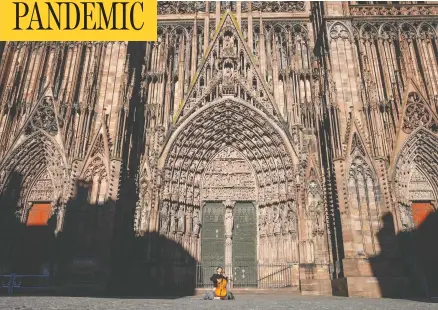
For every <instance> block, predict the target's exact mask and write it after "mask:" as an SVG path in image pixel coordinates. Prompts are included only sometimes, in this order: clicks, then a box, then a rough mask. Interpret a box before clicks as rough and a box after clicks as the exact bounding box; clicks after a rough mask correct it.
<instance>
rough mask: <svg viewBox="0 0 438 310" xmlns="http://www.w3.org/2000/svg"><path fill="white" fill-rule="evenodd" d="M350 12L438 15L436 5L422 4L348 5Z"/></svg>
mask: <svg viewBox="0 0 438 310" xmlns="http://www.w3.org/2000/svg"><path fill="white" fill-rule="evenodd" d="M350 14H351V15H353V16H379V17H382V16H386V17H394V16H418V15H426V16H427V15H438V6H429V5H428V6H422V5H415V4H409V3H407V4H404V5H391V6H373V5H365V6H364V5H360V6H355V5H354V6H350Z"/></svg>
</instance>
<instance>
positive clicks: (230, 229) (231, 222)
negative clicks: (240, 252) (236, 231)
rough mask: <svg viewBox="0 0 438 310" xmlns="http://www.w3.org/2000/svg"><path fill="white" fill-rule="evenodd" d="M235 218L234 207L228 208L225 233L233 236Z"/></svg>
mask: <svg viewBox="0 0 438 310" xmlns="http://www.w3.org/2000/svg"><path fill="white" fill-rule="evenodd" d="M233 226H234V218H233V209H232V208H227V209H226V211H225V235H226V236H231V235H232V234H233Z"/></svg>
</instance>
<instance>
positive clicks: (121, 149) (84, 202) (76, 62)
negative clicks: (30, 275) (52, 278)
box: [0, 1, 438, 296]
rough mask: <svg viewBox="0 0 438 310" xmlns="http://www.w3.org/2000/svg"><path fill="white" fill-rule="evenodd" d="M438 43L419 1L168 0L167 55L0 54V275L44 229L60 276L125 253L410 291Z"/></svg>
mask: <svg viewBox="0 0 438 310" xmlns="http://www.w3.org/2000/svg"><path fill="white" fill-rule="evenodd" d="M437 35H438V5H437V4H436V3H433V2H428V1H417V2H415V1H414V2H408V1H338V2H307V1H287V2H286V1H285V2H281V1H272V2H269V1H266V2H263V1H252V2H249V1H238V2H232V1H217V2H214V1H211V2H202V1H190V2H183V1H181V2H178V1H177V2H173V1H161V2H158V40H157V41H156V42H57V43H55V42H47V43H36V42H3V43H2V44H1V45H0V53H1V55H2V56H1V63H0V191H1V197H0V198H1V200H0V203H1V206H0V207H1V214H2V219H0V223H2V225H0V226H2V228H0V232H1V234H2V235H1V236H0V241H1V242H2V244H3V245H4V246H5V248H7V249H9V250H10V253H9V254H10V255H9V254H8V255H9V256H8V255H5V256H4V257H2V258H1V260H2V261H1V265H2V266H1V271H3V272H9V271H11V270H12V269H14V268H19V267H17V266H15V265H14V264H15V263H16V262H17V260H16V259H15V258H16V257H17V254H16V253H17V252H16V251H18V252H19V253H21V254H20V257H21V256H23V253H25V252H23V251H25V250H23V249H17V247H16V246H14V243H16V242H17V240H18V239H16V238H12V237H11V234H10V233H9V234H8V233H7V231H9V232H10V231H11V229H24V228H17V227H27V228H29V229H31V228H32V227H33V228H35V227H39V226H44V227H45V228H48V229H49V234H47V236H49V235H50V236H53V238H52V239H53V240H52V241H53V242H52V243H45V244H44V245H41V247H43V248H44V249H45V250H44V251H43V252H47V253H50V255H42V256H41V262H40V263H41V264H46V265H47V262H49V264H48V265H49V267H48V268H49V270H50V272H52V273H54V274H56V273H58V274H64V275H66V276H65V277H64V278H63V279H64V280H65V279H70V280H71V279H73V278H74V277H73V276H71V274H72V273H75V272H76V274H80V270H88V269H90V270H91V269H93V268H97V269H98V270H100V273H99V276H100V277H101V278H100V279H104V280H102V281H109V280H108V279H110V278H111V277H112V276H113V274H114V272H113V271H111V270H113V269H114V268H113V266H114V264H115V263H114V262H116V263H117V262H118V264H120V263H121V262H123V261H126V257H125V258H123V257H122V256H123V255H122V254H121V253H122V252H124V250H121V249H125V250H126V251H128V252H130V253H133V254H132V256H138V257H141V259H138V264H141V262H143V263H144V262H146V263H145V264H147V262H155V263H157V264H158V263H163V262H168V263H169V264H171V265H172V266H174V265H175V264H184V263H187V262H192V263H193V264H195V265H196V266H195V268H196V269H197V270H198V269H199V268H200V266H201V267H202V266H216V265H220V266H225V269H226V272H227V273H229V274H233V275H234V276H235V277H236V280H235V281H238V279H237V278H238V277H239V276H241V275H242V274H239V272H240V273H242V272H245V270H243V267H242V266H246V268H247V270H249V268H253V269H254V270H255V271H254V274H255V276H254V275H252V276H254V277H255V281H253V282H251V285H255V286H256V287H260V283H261V282H260V281H262V280H258V279H266V278H269V277H270V271H269V270H271V269H272V266H276V265H278V266H286V267H285V268H288V270H289V271H290V273H288V274H289V275H290V279H289V278H288V279H286V277H285V278H284V279H283V278H282V279H280V280H278V279H277V280H276V281H277V282H278V283H277V282H276V285H277V287H280V286H282V285H283V286H290V287H292V288H296V289H299V290H300V291H301V292H302V293H303V294H304V293H306V294H329V295H331V294H344V295H346V294H347V295H349V296H386V295H397V294H404V293H403V292H406V291H409V287H410V285H412V283H414V282H415V281H416V280H415V279H414V278H412V277H410V275H409V274H408V273H407V272H406V268H405V267H403V266H405V265H406V264H405V263H404V261H405V259H404V258H403V256H404V254H403V253H402V252H403V251H402V250H401V249H400V245H399V241H398V238H397V236H398V235H400V234H404V233H408V232H410V231H413V230H415V229H416V228H417V227H418V226H419V225H421V223H422V221H424V220H425V218H426V217H427V216H428V215H429V214H431V213H432V212H433V211H434V210H435V208H436V201H437V198H438V114H437V113H438V62H437V59H438V39H437ZM11 221H15V222H17V223H18V224H16V225H15V226H14V225H12V224H11ZM5 227H6V228H5ZM21 236H27V237H26V238H35V236H36V234H35V233H32V236H28V235H26V234H25V233H23V234H21ZM45 236H46V235H45ZM131 237H132V238H131ZM128 239H129V240H131V239H132V240H136V242H137V243H135V245H136V247H137V249H136V250H133V246H132V244H134V243H132V244H131V245H129V246H128V245H127V243H129V242H127V241H126V240H128ZM139 240H140V241H139ZM160 240H161V241H163V240H166V241H165V245H164V244H163V243H159V241H160ZM48 244H49V245H48ZM55 245H56V246H55ZM67 245H68V246H67ZM59 249H63V250H62V251H61V250H59ZM114 249H118V250H114ZM34 250H35V249H34ZM14 251H15V252H14ZM20 251H21V252H20ZM126 251H125V252H126ZM59 252H61V253H59ZM14 253H15V254H14ZM26 253H27V252H26ZM134 254H135V255H134ZM125 256H126V255H125ZM140 261H141V262H140ZM61 262H64V265H63V264H62V263H61ZM151 264H152V263H151ZM67 265H68V266H67ZM14 266H15V267H14ZM66 266H67V267H66ZM102 266H103V267H102ZM128 267H129V266H127V267H126V268H128ZM35 268H39V266H36V267H35ZM81 268H82V269H81ZM87 268H88V269H87ZM172 268H173V267H172ZM238 268H240V269H241V270H240V271H239V270H238ZM269 268H271V269H269ZM72 270H76V271H72ZM102 270H103V271H102ZM242 270H243V271H242ZM29 272H37V271H29ZM246 272H248V271H246ZM419 273H421V272H419ZM150 274H152V273H150ZM69 275H70V276H69ZM250 277H251V276H250ZM158 278H160V281H164V282H163V285H170V284H169V283H167V284H166V283H165V281H167V280H168V281H170V282H172V281H177V279H176V276H172V277H171V278H172V279H170V280H169V279H164V280H163V279H162V278H163V277H158ZM164 278H166V277H164ZM65 281H67V280H65ZM71 281H73V280H71ZM196 281H198V279H197V280H196ZM236 283H237V282H236ZM243 286H244V285H243Z"/></svg>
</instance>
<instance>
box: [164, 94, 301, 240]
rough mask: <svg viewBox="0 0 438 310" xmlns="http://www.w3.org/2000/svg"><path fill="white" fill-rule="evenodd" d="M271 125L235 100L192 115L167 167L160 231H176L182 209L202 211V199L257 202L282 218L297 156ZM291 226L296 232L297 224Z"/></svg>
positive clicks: (291, 189) (171, 150) (292, 194)
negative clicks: (179, 210) (173, 220)
mask: <svg viewBox="0 0 438 310" xmlns="http://www.w3.org/2000/svg"><path fill="white" fill-rule="evenodd" d="M271 126H272V125H271V124H270V123H269V122H268V121H267V120H266V118H265V117H264V116H262V114H260V112H258V111H256V110H255V109H254V108H253V107H251V106H249V105H248V104H246V103H244V102H240V101H238V100H236V99H222V100H218V101H216V102H215V103H214V104H212V105H211V106H208V107H205V108H204V109H202V110H200V111H199V112H198V113H197V114H195V115H193V116H192V117H191V119H190V120H188V121H187V122H186V125H184V127H183V128H180V129H179V130H178V133H177V134H176V136H175V139H174V141H173V143H172V144H171V145H169V149H168V152H167V154H168V155H167V158H166V161H165V162H164V186H163V192H162V199H163V201H162V203H161V210H160V212H159V214H160V226H161V227H160V231H161V232H162V233H166V232H168V231H170V232H173V231H175V232H177V229H176V228H177V227H178V225H174V224H172V218H175V216H176V215H175V214H176V213H177V211H178V209H181V208H185V210H187V209H188V208H189V207H192V206H193V207H194V209H195V210H198V208H200V206H201V201H202V200H203V199H212V200H226V199H233V200H234V199H236V198H239V199H242V200H251V201H258V202H260V203H261V205H263V206H265V205H266V206H267V205H269V206H277V207H278V210H277V213H278V214H279V211H280V209H282V208H286V207H291V205H290V203H291V201H292V200H294V198H295V189H294V176H295V173H294V167H293V160H292V157H291V156H294V155H291V154H290V153H288V152H289V151H287V148H286V146H285V142H284V140H283V138H282V137H281V136H280V135H279V133H278V132H277V131H276V129H274V128H272V127H271ZM289 150H290V148H289ZM295 156H296V155H295ZM203 176H204V177H203ZM256 189H257V190H256ZM201 191H202V193H201ZM201 194H202V196H201ZM282 205H284V207H282ZM267 209H268V210H271V209H272V208H267ZM186 212H187V211H186ZM196 212H197V211H196ZM269 212H272V211H269ZM272 216H273V215H272ZM288 217H289V218H291V217H292V214H289V215H288ZM279 218H280V217H279V216H277V226H278V227H281V221H279V220H278V219H279ZM198 219H199V218H198ZM285 221H286V219H285ZM193 222H194V220H193ZM267 225H269V224H267ZM283 225H285V224H283ZM286 226H289V228H288V229H290V230H296V223H294V224H287V225H286ZM195 227H196V230H199V225H194V224H193V228H192V231H191V232H193V233H196V231H195ZM267 229H270V228H267ZM273 229H274V227H272V231H273ZM188 231H189V232H190V230H188V228H186V233H187V232H188Z"/></svg>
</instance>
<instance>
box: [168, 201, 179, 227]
mask: <svg viewBox="0 0 438 310" xmlns="http://www.w3.org/2000/svg"><path fill="white" fill-rule="evenodd" d="M176 209H177V204H176V203H174V204H172V206H171V208H170V231H171V232H176V228H177V227H176V225H177V220H178V218H177V214H176Z"/></svg>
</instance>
